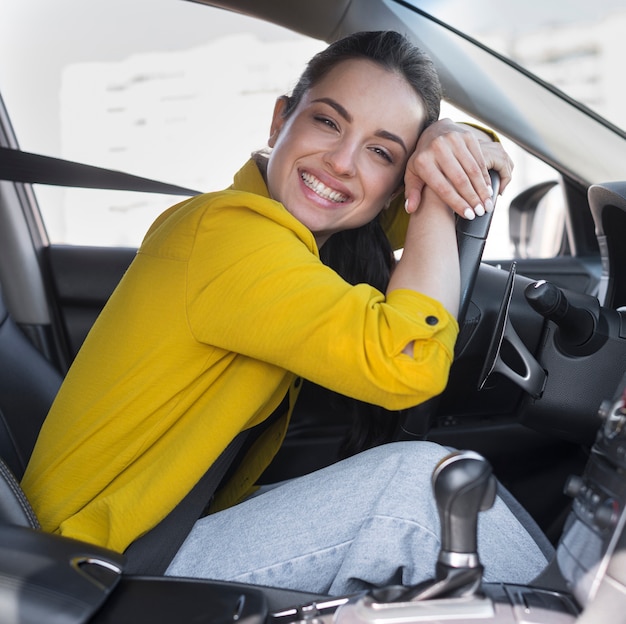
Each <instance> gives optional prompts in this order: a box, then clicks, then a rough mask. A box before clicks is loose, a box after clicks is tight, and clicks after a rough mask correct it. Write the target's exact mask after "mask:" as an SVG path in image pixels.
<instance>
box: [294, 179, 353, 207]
mask: <svg viewBox="0 0 626 624" xmlns="http://www.w3.org/2000/svg"><path fill="white" fill-rule="evenodd" d="M300 178H301V179H302V182H303V183H304V185H305V186H306V187H307V188H309V189H311V190H312V191H313V192H314V193H315V194H316V195H319V196H320V197H321V198H322V199H325V200H327V201H332V202H335V203H336V204H342V203H344V202H346V201H348V199H349V197H348V196H347V195H346V194H345V193H341V192H340V191H336V190H334V189H332V188H330V187H329V186H326V185H325V184H324V183H323V182H322V181H321V180H319V179H318V178H316V177H315V176H314V175H313V174H311V173H309V172H308V171H302V172H300Z"/></svg>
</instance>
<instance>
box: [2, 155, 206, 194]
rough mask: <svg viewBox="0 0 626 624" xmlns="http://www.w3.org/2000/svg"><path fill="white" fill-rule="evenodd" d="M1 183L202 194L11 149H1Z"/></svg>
mask: <svg viewBox="0 0 626 624" xmlns="http://www.w3.org/2000/svg"><path fill="white" fill-rule="evenodd" d="M0 180H7V181H10V182H23V183H26V184H50V185H53V186H67V187H78V188H93V189H106V190H113V191H136V192H141V193H163V194H165V195H187V196H191V195H198V194H199V191H194V190H191V189H187V188H184V187H182V186H177V185H175V184H168V183H166V182H159V181H157V180H151V179H149V178H142V177H140V176H135V175H131V174H129V173H124V172H122V171H116V170H114V169H104V168H102V167H94V166H92V165H84V164H82V163H78V162H74V161H71V160H64V159H62V158H53V157H51V156H42V155H41V154H34V153H32V152H23V151H21V150H18V149H12V148H10V147H0Z"/></svg>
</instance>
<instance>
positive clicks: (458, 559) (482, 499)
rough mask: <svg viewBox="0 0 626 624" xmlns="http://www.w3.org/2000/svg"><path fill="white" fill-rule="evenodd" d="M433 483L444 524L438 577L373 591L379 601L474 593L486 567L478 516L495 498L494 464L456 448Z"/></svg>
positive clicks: (440, 468)
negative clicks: (480, 547) (479, 541)
mask: <svg viewBox="0 0 626 624" xmlns="http://www.w3.org/2000/svg"><path fill="white" fill-rule="evenodd" d="M432 482H433V491H434V494H435V502H436V503H437V510H438V512H439V519H440V523H441V548H440V550H439V557H438V559H437V565H436V570H435V579H434V580H431V581H425V582H423V583H420V584H418V585H415V586H413V587H411V588H409V589H406V588H404V589H400V588H394V591H393V592H391V591H390V590H386V592H383V593H381V592H374V594H375V598H377V599H379V600H380V601H381V602H408V601H421V600H432V599H435V598H452V597H456V596H471V595H473V594H474V593H475V592H476V590H477V589H478V588H479V587H480V583H481V580H482V575H483V566H482V565H481V563H480V559H479V558H478V549H477V528H478V514H479V512H481V511H486V510H487V509H489V508H490V507H491V506H492V505H493V503H494V501H495V498H496V479H495V477H494V476H493V474H492V472H491V466H490V465H489V462H488V461H487V460H486V459H485V458H484V457H482V456H481V455H479V454H478V453H475V452H474V451H455V452H454V453H451V454H450V455H447V456H446V457H444V458H443V459H442V460H441V461H440V462H439V463H438V464H437V466H436V467H435V470H434V471H433V477H432ZM396 590H397V591H396ZM383 594H384V595H383ZM392 594H393V595H392Z"/></svg>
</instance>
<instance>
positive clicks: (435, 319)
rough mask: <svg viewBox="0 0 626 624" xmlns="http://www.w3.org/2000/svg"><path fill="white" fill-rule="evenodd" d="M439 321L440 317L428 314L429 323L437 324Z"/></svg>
mask: <svg viewBox="0 0 626 624" xmlns="http://www.w3.org/2000/svg"><path fill="white" fill-rule="evenodd" d="M437 323H439V319H438V318H437V317H436V316H427V317H426V324H427V325H437Z"/></svg>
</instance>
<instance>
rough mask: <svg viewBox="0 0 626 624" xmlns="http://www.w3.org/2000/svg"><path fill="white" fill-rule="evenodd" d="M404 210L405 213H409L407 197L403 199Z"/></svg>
mask: <svg viewBox="0 0 626 624" xmlns="http://www.w3.org/2000/svg"><path fill="white" fill-rule="evenodd" d="M404 212H406V213H407V214H410V213H409V199H408V197H407V199H405V200H404Z"/></svg>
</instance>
